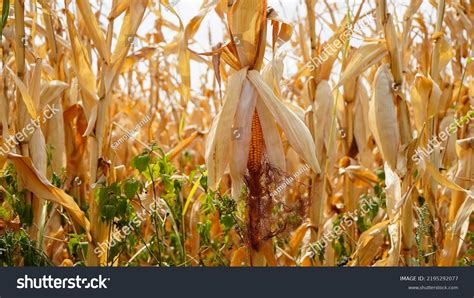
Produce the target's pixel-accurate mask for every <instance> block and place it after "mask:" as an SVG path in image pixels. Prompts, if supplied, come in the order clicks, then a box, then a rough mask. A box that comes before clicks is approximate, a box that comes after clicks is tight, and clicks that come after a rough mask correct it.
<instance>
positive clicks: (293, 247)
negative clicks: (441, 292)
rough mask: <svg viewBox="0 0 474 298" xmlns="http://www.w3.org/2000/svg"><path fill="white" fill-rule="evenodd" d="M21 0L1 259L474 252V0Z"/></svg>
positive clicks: (162, 262)
mask: <svg viewBox="0 0 474 298" xmlns="http://www.w3.org/2000/svg"><path fill="white" fill-rule="evenodd" d="M1 3H2V4H1V5H0V7H1V19H0V32H1V34H0V44H1V68H0V265H1V266H117V267H118V266H413V267H416V266H473V265H474V217H473V216H472V212H473V210H474V195H473V193H474V183H473V181H474V122H473V121H472V120H473V119H474V63H472V62H473V61H472V60H473V58H472V57H474V42H473V38H474V1H472V0H404V1H401V0H400V1H398V0H397V1H387V0H374V1H368V0H345V1H332V0H321V1H317V0H292V1H278V0H201V1H198V0H181V1H176V0H175V1H172V0H135V1H131V0H110V1H104V0H97V1H84V0H64V1H50V0H29V1H24V0H11V1H10V0H2V2H1Z"/></svg>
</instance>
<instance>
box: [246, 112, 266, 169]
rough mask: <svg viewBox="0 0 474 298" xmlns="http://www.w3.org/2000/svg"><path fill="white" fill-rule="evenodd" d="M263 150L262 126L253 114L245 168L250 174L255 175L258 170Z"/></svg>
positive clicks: (256, 115) (255, 114)
mask: <svg viewBox="0 0 474 298" xmlns="http://www.w3.org/2000/svg"><path fill="white" fill-rule="evenodd" d="M264 148H265V141H264V140H263V131H262V126H261V125H260V119H259V117H258V114H257V113H256V112H255V113H254V114H253V119H252V137H251V140H250V148H249V158H248V161H247V168H248V170H249V171H250V173H257V172H258V171H259V170H260V167H261V164H262V157H263V151H264Z"/></svg>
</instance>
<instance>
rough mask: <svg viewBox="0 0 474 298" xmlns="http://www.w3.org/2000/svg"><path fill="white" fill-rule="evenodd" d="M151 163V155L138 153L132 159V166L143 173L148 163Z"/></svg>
mask: <svg viewBox="0 0 474 298" xmlns="http://www.w3.org/2000/svg"><path fill="white" fill-rule="evenodd" d="M149 164H150V155H148V154H144V155H138V156H135V157H134V158H133V159H132V167H133V168H134V169H137V170H138V171H139V172H140V173H143V172H145V171H146V170H147V168H148V165H149Z"/></svg>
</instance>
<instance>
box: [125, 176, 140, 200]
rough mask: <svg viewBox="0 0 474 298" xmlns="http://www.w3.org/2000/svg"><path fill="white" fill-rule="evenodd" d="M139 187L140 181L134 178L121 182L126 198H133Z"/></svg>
mask: <svg viewBox="0 0 474 298" xmlns="http://www.w3.org/2000/svg"><path fill="white" fill-rule="evenodd" d="M139 188H140V183H139V182H138V181H137V180H135V179H128V180H125V182H124V184H123V192H124V193H125V196H126V197H127V199H131V198H133V197H134V196H135V195H136V194H137V192H138V189H139Z"/></svg>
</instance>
